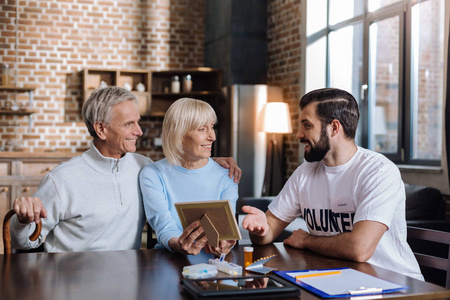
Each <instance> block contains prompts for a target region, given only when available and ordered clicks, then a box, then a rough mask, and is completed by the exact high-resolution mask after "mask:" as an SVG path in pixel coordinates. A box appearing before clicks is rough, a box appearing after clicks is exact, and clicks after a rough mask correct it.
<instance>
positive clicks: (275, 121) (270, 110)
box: [263, 102, 292, 133]
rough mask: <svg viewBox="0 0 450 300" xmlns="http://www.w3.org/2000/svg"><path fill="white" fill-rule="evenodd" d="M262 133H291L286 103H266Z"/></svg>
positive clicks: (289, 116)
mask: <svg viewBox="0 0 450 300" xmlns="http://www.w3.org/2000/svg"><path fill="white" fill-rule="evenodd" d="M263 131H264V132H267V133H291V132H292V125H291V115H290V114H289V105H288V104H287V103H286V102H268V103H266V106H265V108H264V117H263Z"/></svg>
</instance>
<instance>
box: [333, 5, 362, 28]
mask: <svg viewBox="0 0 450 300" xmlns="http://www.w3.org/2000/svg"><path fill="white" fill-rule="evenodd" d="M362 12H363V1H361V0H330V24H331V25H334V24H337V23H339V22H342V21H345V20H348V19H351V18H353V17H355V16H359V15H361V14H362Z"/></svg>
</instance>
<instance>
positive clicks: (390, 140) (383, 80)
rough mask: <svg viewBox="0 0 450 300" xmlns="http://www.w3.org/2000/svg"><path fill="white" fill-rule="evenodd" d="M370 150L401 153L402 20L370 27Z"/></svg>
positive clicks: (381, 22) (391, 19)
mask: <svg viewBox="0 0 450 300" xmlns="http://www.w3.org/2000/svg"><path fill="white" fill-rule="evenodd" d="M369 60H370V61H369V112H370V121H369V122H370V123H369V124H370V125H369V148H370V149H372V150H375V151H379V152H384V153H397V152H398V137H399V135H398V133H399V130H398V128H399V124H398V109H399V106H398V105H399V99H398V93H399V17H398V16H395V17H392V18H388V19H384V20H381V21H379V22H376V23H373V24H371V25H370V32H369Z"/></svg>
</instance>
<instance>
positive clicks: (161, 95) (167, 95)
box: [152, 91, 221, 98]
mask: <svg viewBox="0 0 450 300" xmlns="http://www.w3.org/2000/svg"><path fill="white" fill-rule="evenodd" d="M220 94H221V93H220V92H218V91H198V92H189V93H183V92H181V93H152V97H158V98H174V97H178V98H183V97H191V98H195V97H201V96H209V95H211V96H218V95H220Z"/></svg>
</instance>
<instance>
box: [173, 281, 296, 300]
mask: <svg viewBox="0 0 450 300" xmlns="http://www.w3.org/2000/svg"><path fill="white" fill-rule="evenodd" d="M181 285H182V286H183V288H184V290H185V291H186V292H187V293H189V294H190V295H191V296H192V297H193V298H195V299H230V298H233V299H241V298H245V299H252V298H254V299H262V298H266V297H276V298H281V297H297V296H298V295H300V289H299V288H298V287H297V286H295V285H294V284H292V283H290V282H288V281H286V280H284V279H282V278H279V277H275V276H271V275H267V276H261V275H255V276H252V277H249V276H246V277H232V278H205V279H186V278H184V279H182V281H181Z"/></svg>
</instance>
